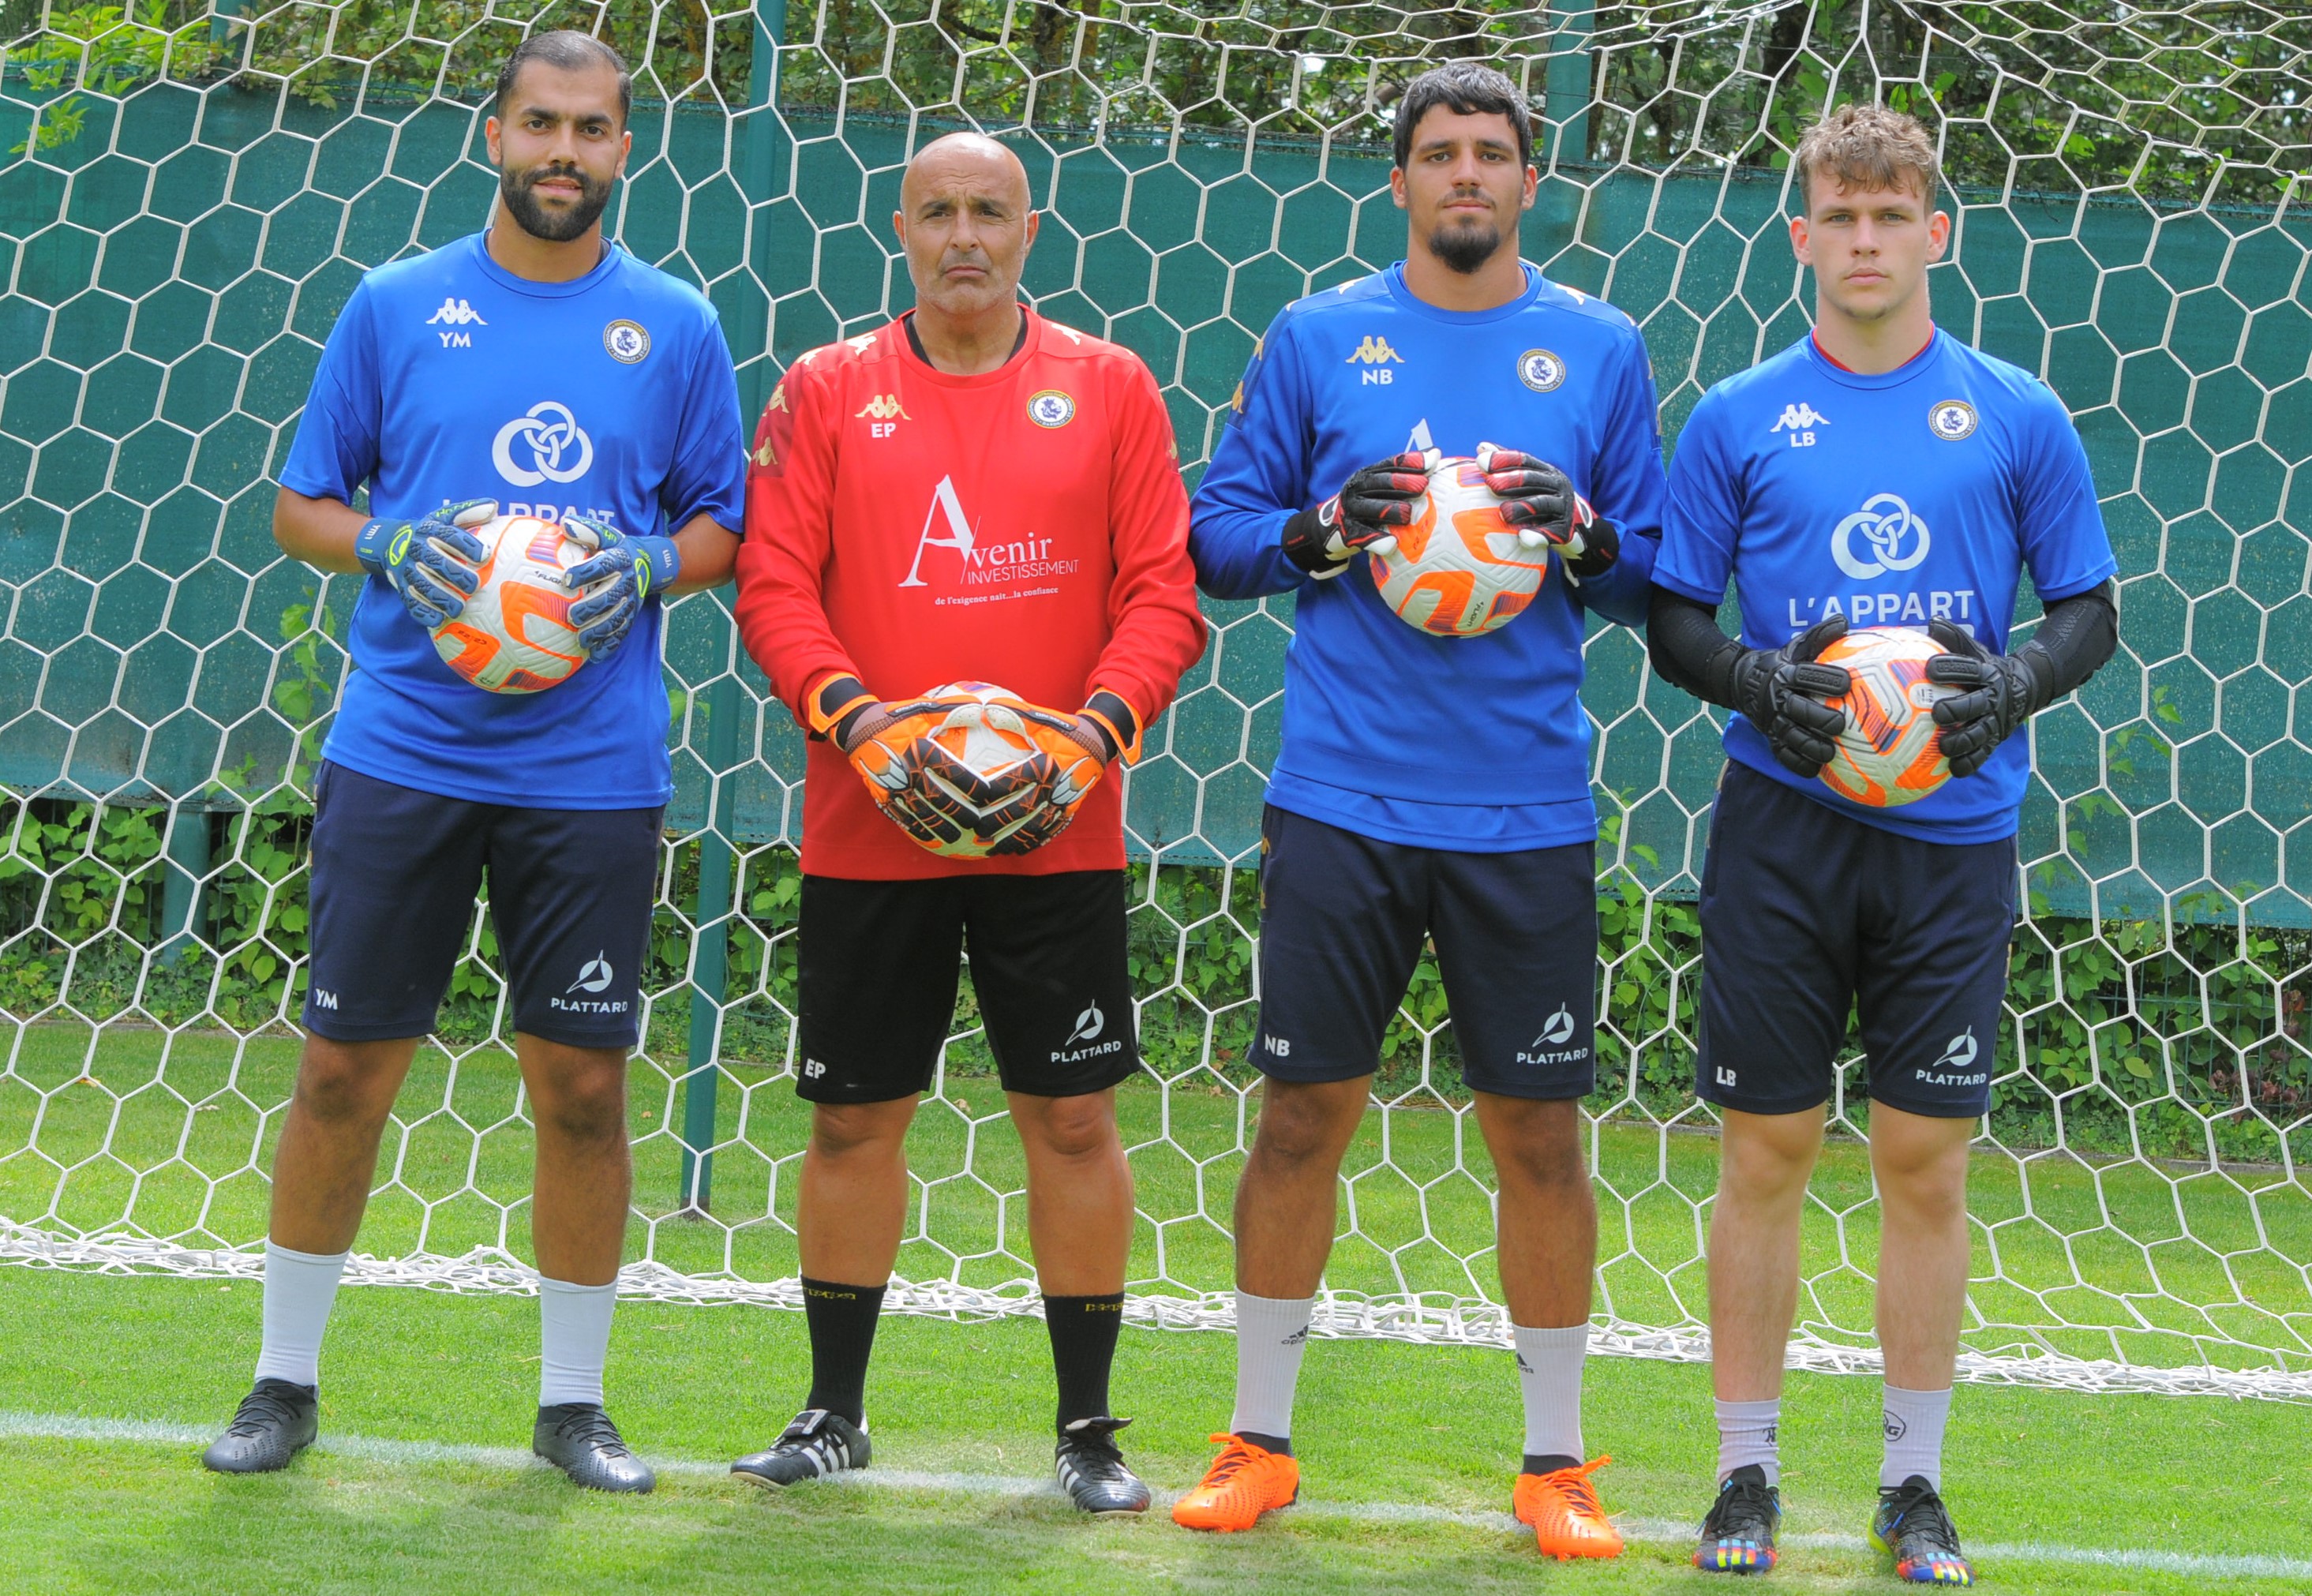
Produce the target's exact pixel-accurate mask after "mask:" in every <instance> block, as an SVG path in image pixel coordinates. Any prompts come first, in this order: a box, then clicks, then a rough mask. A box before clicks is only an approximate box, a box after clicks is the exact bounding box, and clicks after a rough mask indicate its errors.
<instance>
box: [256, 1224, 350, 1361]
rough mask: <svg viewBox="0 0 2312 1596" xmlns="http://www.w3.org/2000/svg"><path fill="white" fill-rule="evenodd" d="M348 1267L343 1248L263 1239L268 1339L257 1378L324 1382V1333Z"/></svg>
mask: <svg viewBox="0 0 2312 1596" xmlns="http://www.w3.org/2000/svg"><path fill="white" fill-rule="evenodd" d="M345 1272H346V1254H344V1253H342V1252H331V1253H326V1254H325V1253H319V1252H292V1251H291V1250H289V1249H288V1248H286V1247H279V1246H276V1245H275V1244H274V1243H273V1242H271V1241H267V1242H266V1243H265V1342H264V1345H263V1346H260V1347H259V1348H258V1354H257V1378H258V1379H259V1380H285V1381H288V1382H289V1383H290V1384H292V1385H319V1384H320V1383H321V1332H322V1331H324V1330H326V1329H328V1328H329V1305H330V1304H331V1303H333V1302H336V1301H337V1281H338V1279H339V1278H340V1277H342V1276H344V1274H345Z"/></svg>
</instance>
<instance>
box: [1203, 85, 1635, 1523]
mask: <svg viewBox="0 0 2312 1596" xmlns="http://www.w3.org/2000/svg"><path fill="white" fill-rule="evenodd" d="M1529 129H1530V124H1529V121H1528V110H1527V107H1526V102H1525V100H1524V98H1523V96H1522V95H1520V94H1519V92H1518V91H1517V89H1516V87H1515V86H1514V85H1513V84H1511V83H1510V81H1509V80H1508V79H1507V78H1505V77H1503V76H1502V75H1500V74H1499V73H1496V72H1494V71H1493V70H1492V69H1490V68H1487V67H1483V66H1476V65H1475V64H1470V63H1458V64H1455V65H1452V66H1444V67H1441V68H1439V69H1438V70H1437V71H1435V72H1432V73H1430V74H1428V75H1424V76H1423V77H1422V78H1420V79H1418V80H1416V81H1415V82H1414V83H1413V84H1412V85H1411V86H1410V87H1409V88H1408V89H1407V90H1406V94H1405V97H1404V98H1403V99H1402V100H1401V101H1399V102H1398V108H1397V151H1396V153H1397V170H1396V171H1394V172H1393V173H1392V175H1391V179H1390V182H1391V188H1392V189H1393V191H1394V194H1395V197H1396V198H1397V204H1398V205H1399V206H1402V207H1404V209H1405V210H1406V215H1407V222H1408V233H1409V239H1408V245H1407V249H1406V259H1405V260H1404V261H1403V262H1401V263H1400V264H1398V265H1397V266H1394V267H1390V268H1389V269H1388V270H1387V271H1385V272H1380V273H1378V274H1376V275H1374V276H1370V277H1366V278H1362V279H1361V280H1359V281H1356V282H1352V283H1346V284H1344V285H1341V286H1340V287H1338V288H1335V289H1332V290H1329V291H1327V292H1326V293H1323V294H1316V295H1313V296H1311V297H1309V298H1308V299H1304V300H1300V301H1299V302H1297V303H1293V304H1292V305H1289V306H1287V307H1286V308H1285V309H1284V311H1283V312H1282V313H1280V314H1279V315H1278V316H1277V318H1276V320H1274V322H1273V323H1272V324H1271V325H1270V327H1269V329H1268V331H1267V334H1266V336H1265V338H1263V339H1262V340H1261V344H1260V346H1259V347H1258V348H1257V350H1256V351H1255V352H1254V355H1253V359H1252V364H1251V366H1250V368H1249V369H1248V371H1247V372H1246V373H1245V378H1244V383H1243V386H1242V387H1241V388H1240V389H1239V391H1238V394H1237V397H1236V400H1235V404H1234V407H1233V410H1234V413H1233V415H1232V416H1231V417H1230V426H1229V428H1228V431H1227V432H1226V434H1224V435H1223V437H1222V442H1221V444H1220V447H1219V449H1218V451H1217V452H1215V454H1214V456H1213V463H1212V466H1211V469H1209V470H1208V471H1207V472H1206V473H1205V475H1204V480H1203V483H1202V485H1201V486H1200V487H1199V488H1198V490H1197V493H1196V495H1195V502H1194V505H1193V509H1192V512H1191V522H1190V533H1189V540H1190V549H1191V552H1192V553H1193V555H1194V557H1195V563H1196V573H1197V580H1198V582H1199V583H1200V584H1201V585H1202V586H1203V587H1204V591H1205V592H1209V593H1212V594H1213V595H1215V596H1217V597H1222V598H1232V599H1245V598H1255V597H1259V596H1262V595H1265V594H1271V593H1284V592H1291V593H1293V594H1295V595H1296V597H1297V610H1296V614H1295V623H1294V625H1295V635H1294V637H1293V640H1292V648H1291V651H1290V652H1289V653H1288V654H1287V655H1286V660H1285V688H1284V727H1283V749H1282V750H1281V751H1280V752H1279V754H1278V756H1277V760H1276V767H1275V769H1274V772H1273V774H1272V776H1271V777H1270V781H1269V786H1268V810H1267V813H1266V815H1265V817H1264V820H1263V822H1262V842H1261V846H1262V855H1263V857H1262V865H1261V891H1262V900H1263V905H1264V913H1263V924H1262V935H1261V950H1260V983H1261V984H1260V991H1261V1016H1260V1030H1259V1034H1258V1036H1257V1039H1256V1041H1255V1044H1254V1051H1253V1058H1254V1061H1255V1062H1256V1063H1257V1064H1258V1065H1259V1066H1260V1068H1261V1070H1262V1072H1263V1073H1264V1074H1265V1075H1266V1076H1267V1077H1268V1079H1267V1083H1266V1086H1265V1092H1264V1095H1263V1098H1262V1103H1261V1114H1260V1128H1259V1133H1258V1136H1257V1139H1256V1141H1255V1143H1254V1146H1253V1151H1252V1155H1251V1157H1250V1159H1249V1160H1248V1162H1247V1163H1246V1166H1245V1171H1244V1176H1243V1179H1242V1180H1241V1182H1240V1184H1239V1187H1238V1188H1237V1204H1236V1246H1237V1268H1236V1279H1237V1287H1238V1290H1237V1360H1238V1361H1237V1406H1236V1413H1235V1416H1234V1418H1233V1419H1232V1421H1231V1423H1230V1432H1231V1433H1230V1435H1229V1436H1228V1438H1227V1443H1226V1445H1225V1446H1224V1447H1223V1449H1222V1452H1221V1454H1220V1456H1219V1457H1218V1458H1217V1459H1216V1460H1214V1462H1213V1467H1212V1469H1211V1471H1210V1472H1209V1473H1208V1474H1207V1475H1206V1477H1205V1479H1204V1484H1203V1485H1202V1486H1199V1487H1198V1488H1197V1489H1196V1490H1195V1491H1193V1492H1191V1493H1189V1495H1187V1496H1186V1497H1184V1498H1183V1499H1182V1500H1181V1502H1180V1504H1178V1506H1177V1507H1176V1508H1175V1510H1174V1513H1173V1516H1174V1517H1175V1518H1176V1519H1177V1520H1178V1521H1179V1522H1181V1523H1183V1524H1186V1525H1187V1526H1189V1527H1190V1528H1194V1529H1210V1530H1223V1529H1239V1528H1245V1527H1248V1526H1249V1525H1250V1524H1251V1523H1252V1522H1253V1521H1254V1520H1256V1519H1257V1517H1258V1516H1259V1514H1260V1513H1262V1512H1264V1511H1266V1510H1267V1509H1270V1508H1274V1507H1281V1506H1283V1505H1284V1504H1286V1503H1288V1502H1290V1501H1291V1500H1292V1496H1293V1495H1294V1492H1295V1491H1296V1490H1297V1488H1298V1482H1299V1465H1298V1463H1297V1462H1296V1461H1295V1460H1294V1459H1293V1457H1292V1443H1291V1426H1292V1389H1293V1385H1294V1383H1295V1381H1296V1379H1297V1376H1298V1374H1299V1369H1300V1353H1301V1349H1302V1346H1304V1344H1305V1343H1306V1340H1307V1337H1308V1330H1309V1323H1310V1319H1311V1315H1312V1311H1313V1308H1314V1299H1315V1295H1316V1292H1317V1289H1318V1285H1319V1283H1320V1280H1321V1277H1322V1275H1323V1272H1324V1267H1325V1260H1326V1258H1327V1254H1328V1252H1329V1251H1330V1249H1331V1245H1332V1238H1333V1232H1334V1224H1335V1202H1336V1181H1337V1179H1338V1175H1339V1170H1340V1161H1341V1157H1342V1154H1343V1153H1344V1151H1345V1150H1346V1148H1347V1145H1348V1143H1349V1140H1350V1138H1351V1137H1352V1136H1353V1135H1354V1134H1355V1131H1356V1128H1357V1125H1358V1123H1359V1121H1360V1119H1361V1118H1362V1115H1363V1112H1364V1109H1365V1106H1366V1101H1367V1098H1368V1095H1369V1090H1370V1083H1371V1075H1372V1074H1373V1072H1374V1070H1375V1069H1376V1068H1377V1067H1378V1065H1379V1057H1380V1046H1381V1040H1382V1034H1383V1032H1384V1030H1386V1028H1387V1026H1388V1022H1389V1018H1390V1016H1391V1014H1392V1013H1394V1012H1395V1010H1396V1007H1397V1003H1398V1002H1399V1000H1400V999H1401V998H1402V996H1403V995H1404V993H1405V989H1406V982H1407V980H1408V979H1409V978H1411V976H1412V973H1413V969H1414V963H1415V960H1417V959H1418V958H1419V957H1420V954H1421V951H1422V945H1423V941H1424V940H1427V941H1430V942H1432V943H1433V944H1434V946H1435V949H1436V954H1437V960H1438V964H1439V968H1440V969H1441V973H1442V975H1443V977H1444V980H1445V987H1446V992H1447V995H1448V996H1449V999H1450V1001H1451V1004H1452V1015H1453V1030H1454V1037H1455V1039H1456V1041H1457V1043H1458V1047H1459V1050H1460V1055H1461V1064H1462V1078H1463V1080H1464V1082H1465V1083H1467V1085H1468V1087H1469V1088H1470V1090H1471V1092H1472V1094H1473V1095H1474V1097H1475V1099H1476V1114H1477V1121H1478V1125H1479V1127H1481V1129H1482V1130H1483V1131H1484V1137H1485V1143H1486V1145H1487V1147H1488V1148H1489V1150H1490V1151H1491V1153H1492V1154H1493V1163H1494V1167H1495V1169H1496V1171H1498V1174H1499V1179H1500V1188H1501V1201H1500V1208H1499V1215H1500V1217H1499V1247H1498V1250H1497V1258H1498V1263H1499V1267H1500V1270H1501V1277H1502V1293H1503V1295H1504V1297H1505V1299H1506V1301H1507V1302H1508V1306H1509V1310H1510V1318H1511V1325H1512V1329H1513V1332H1514V1336H1515V1340H1516V1345H1517V1353H1518V1365H1519V1375H1520V1379H1521V1381H1522V1384H1523V1387H1524V1395H1525V1407H1526V1443H1525V1454H1526V1455H1525V1466H1524V1469H1523V1471H1522V1473H1521V1474H1520V1476H1519V1480H1518V1483H1517V1487H1516V1490H1515V1492H1514V1501H1515V1504H1516V1507H1517V1510H1518V1513H1519V1517H1520V1518H1522V1519H1524V1520H1526V1521H1528V1522H1529V1523H1532V1524H1533V1525H1534V1526H1535V1530H1536V1535H1537V1541H1538V1543H1539V1545H1540V1547H1541V1549H1542V1550H1543V1551H1545V1552H1549V1553H1554V1554H1555V1555H1558V1556H1561V1557H1567V1556H1580V1557H1612V1556H1614V1555H1616V1553H1618V1552H1619V1551H1620V1549H1621V1539H1620V1537H1619V1536H1618V1535H1616V1532H1615V1530H1614V1529H1613V1526H1612V1525H1611V1523H1609V1522H1608V1521H1607V1519H1606V1516H1605V1514H1604V1513H1603V1511H1602V1509H1601V1508H1600V1507H1599V1505H1598V1499H1597V1496H1596V1494H1595V1493H1594V1491H1593V1490H1592V1489H1591V1487H1590V1486H1589V1479H1588V1475H1589V1468H1587V1467H1584V1466H1583V1465H1582V1463H1581V1451H1582V1444H1581V1363H1582V1357H1583V1355H1584V1352H1585V1350H1586V1346H1587V1340H1588V1333H1589V1329H1588V1327H1589V1291H1590V1276H1591V1274H1592V1272H1593V1270H1594V1267H1595V1264H1596V1254H1597V1209H1596V1206H1595V1203H1594V1201H1593V1199H1592V1197H1591V1195H1590V1190H1589V1171H1588V1169H1587V1166H1586V1164H1585V1162H1584V1160H1583V1156H1582V1144H1581V1115H1580V1109H1579V1101H1580V1099H1581V1097H1582V1095H1583V1094H1584V1093H1586V1092H1589V1090H1590V1088H1591V1086H1592V1084H1593V1083H1594V1074H1595V1059H1594V1056H1593V1053H1594V1050H1593V1048H1592V1045H1591V1030H1592V1024H1593V1019H1594V1009H1595V1004H1596V992H1597V964H1596V956H1597V900H1596V878H1595V851H1596V844H1597V836H1598V816H1597V811H1596V809H1595V807H1594V805H1593V804H1592V802H1591V800H1590V795H1589V721H1588V718H1587V716H1586V715H1585V714H1584V712H1583V710H1582V706H1581V691H1580V689H1581V639H1582V634H1583V628H1584V611H1585V610H1591V609H1594V610H1596V611H1597V612H1598V613H1599V614H1601V615H1603V616H1605V617H1607V618H1609V619H1612V620H1616V621H1619V622H1621V623H1623V624H1625V625H1636V624H1638V623H1639V622H1641V621H1642V619H1643V618H1644V617H1645V611H1646V605H1647V601H1648V585H1649V578H1650V576H1651V572H1652V569H1653V562H1654V553H1655V549H1656V548H1657V547H1658V545H1659V540H1660V525H1661V509H1662V499H1663V483H1662V467H1661V442H1660V431H1659V427H1658V425H1657V422H1656V418H1655V401H1654V386H1653V377H1652V373H1651V370H1650V368H1649V366H1648V364H1647V360H1646V352H1645V345H1644V342H1643V340H1642V338H1640V336H1639V333H1638V329H1637V328H1636V327H1635V326H1634V325H1633V323H1632V322H1631V320H1630V319H1629V318H1628V317H1627V316H1625V315H1624V314H1623V313H1622V312H1621V311H1617V310H1616V309H1614V308H1613V307H1612V306H1611V305H1608V304H1606V303H1603V302H1601V301H1599V300H1597V299H1593V298H1590V297H1589V296H1588V295H1585V294H1581V293H1578V292H1576V291H1574V290H1572V289H1569V288H1565V287H1563V286H1560V285H1556V284H1554V283H1551V282H1548V281H1547V280H1546V279H1545V278H1544V277H1543V276H1541V274H1540V273H1539V272H1538V271H1537V270H1535V269H1534V268H1533V267H1530V266H1528V265H1527V264H1526V263H1525V262H1524V261H1522V260H1520V259H1519V256H1518V250H1517V222H1518V217H1519V214H1520V213H1521V212H1522V211H1523V210H1525V209H1526V208H1528V207H1530V206H1531V205H1532V204H1533V198H1534V191H1535V185H1536V174H1535V172H1534V170H1533V167H1532V164H1531V157H1532V146H1531V134H1530V130H1529ZM1495 440H1499V441H1500V443H1501V445H1502V446H1500V447H1496V446H1495V443H1494V441H1495ZM1437 452H1441V453H1444V454H1448V455H1469V456H1474V457H1476V460H1477V461H1478V466H1479V469H1481V470H1483V471H1484V474H1485V478H1486V480H1487V482H1488V484H1489V485H1490V486H1491V487H1493V489H1494V491H1495V492H1496V493H1498V494H1500V495H1502V497H1503V499H1504V508H1503V518H1504V519H1505V520H1507V521H1508V522H1510V523H1511V525H1513V526H1518V527H1521V528H1528V527H1529V528H1532V529H1533V530H1536V531H1539V532H1541V533H1542V535H1543V536H1544V538H1546V539H1547V541H1548V543H1549V544H1550V545H1551V546H1552V547H1553V548H1554V557H1552V558H1551V559H1550V561H1549V567H1550V568H1549V570H1548V573H1547V574H1546V577H1545V579H1544V581H1543V583H1542V587H1541V591H1540V592H1538V593H1537V595H1536V597H1535V598H1534V600H1533V601H1532V602H1531V604H1530V605H1528V607H1527V608H1526V609H1525V610H1524V611H1523V612H1522V613H1521V614H1519V615H1518V616H1517V617H1516V618H1513V619H1512V620H1511V621H1510V622H1509V623H1508V624H1506V625H1504V626H1502V627H1499V628H1498V629H1496V630H1494V631H1492V632H1489V633H1485V634H1484V635H1482V636H1474V637H1443V636H1431V635H1429V634H1428V633H1426V632H1424V631H1423V630H1421V629H1419V628H1417V627H1413V626H1408V625H1407V624H1406V622H1405V621H1404V620H1402V619H1400V618H1397V616H1396V615H1395V614H1393V613H1392V612H1391V610H1390V609H1389V607H1388V605H1387V604H1386V603H1384V602H1383V601H1382V599H1381V596H1380V594H1379V592H1378V591H1377V590H1376V588H1375V586H1374V583H1373V577H1372V573H1371V561H1370V560H1368V559H1362V558H1358V557H1357V555H1358V553H1359V551H1360V550H1362V549H1364V548H1367V547H1369V546H1370V545H1371V544H1372V543H1373V542H1375V541H1377V540H1378V539H1381V538H1383V537H1385V536H1389V535H1392V534H1393V533H1394V532H1395V531H1396V530H1397V529H1399V528H1401V527H1404V526H1406V525H1408V524H1410V523H1411V521H1412V519H1413V516H1414V512H1415V511H1416V510H1417V508H1418V504H1417V502H1416V501H1417V500H1418V499H1419V497H1420V495H1421V494H1422V492H1423V487H1424V486H1425V478H1424V477H1423V455H1424V454H1431V455H1433V454H1434V453H1437ZM1328 495H1329V496H1328ZM1593 503H1594V504H1596V505H1597V506H1598V509H1597V510H1596V511H1593V510H1592V509H1591V508H1590V505H1591V504H1593ZM1590 1467H1594V1465H1591V1466H1590Z"/></svg>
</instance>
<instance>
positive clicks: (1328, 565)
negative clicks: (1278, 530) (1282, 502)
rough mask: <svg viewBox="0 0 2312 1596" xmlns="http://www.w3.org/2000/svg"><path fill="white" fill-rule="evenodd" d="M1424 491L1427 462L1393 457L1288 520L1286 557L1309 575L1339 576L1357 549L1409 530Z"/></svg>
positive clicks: (1412, 456) (1411, 456) (1407, 456)
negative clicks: (1400, 529)
mask: <svg viewBox="0 0 2312 1596" xmlns="http://www.w3.org/2000/svg"><path fill="white" fill-rule="evenodd" d="M1428 492H1429V462H1428V460H1425V459H1424V458H1423V457H1422V456H1421V455H1418V454H1392V455H1390V456H1389V457H1388V459H1387V460H1380V461H1379V462H1377V463H1376V464H1373V465H1370V466H1367V467H1365V468H1364V469H1362V470H1361V471H1359V472H1357V473H1356V474H1355V475H1353V476H1352V477H1351V478H1349V479H1348V480H1347V481H1346V482H1344V483H1343V484H1342V485H1341V491H1340V492H1338V493H1336V494H1335V495H1333V496H1332V497H1331V498H1329V499H1327V500H1326V501H1325V502H1324V503H1323V504H1318V505H1314V506H1312V507H1311V508H1309V509H1307V510H1303V511H1301V512H1300V513H1298V514H1296V515H1295V516H1293V517H1292V520H1290V521H1288V522H1285V523H1284V537H1283V548H1284V557H1285V558H1286V559H1288V560H1291V561H1292V563H1293V564H1294V565H1295V566H1299V567H1300V569H1301V570H1303V571H1306V572H1308V573H1309V575H1311V576H1318V577H1325V576H1338V575H1339V574H1341V573H1342V572H1344V571H1345V570H1347V569H1348V568H1349V558H1350V557H1351V556H1352V555H1353V554H1355V553H1356V552H1357V551H1358V550H1359V549H1361V548H1367V547H1369V546H1370V545H1371V544H1374V543H1378V542H1379V541H1380V540H1381V539H1383V538H1390V537H1395V536H1396V535H1397V528H1398V527H1408V526H1411V525H1412V524H1413V520H1414V505H1415V504H1419V503H1420V502H1421V500H1422V498H1423V496H1424V495H1426V494H1427V493H1428Z"/></svg>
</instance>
